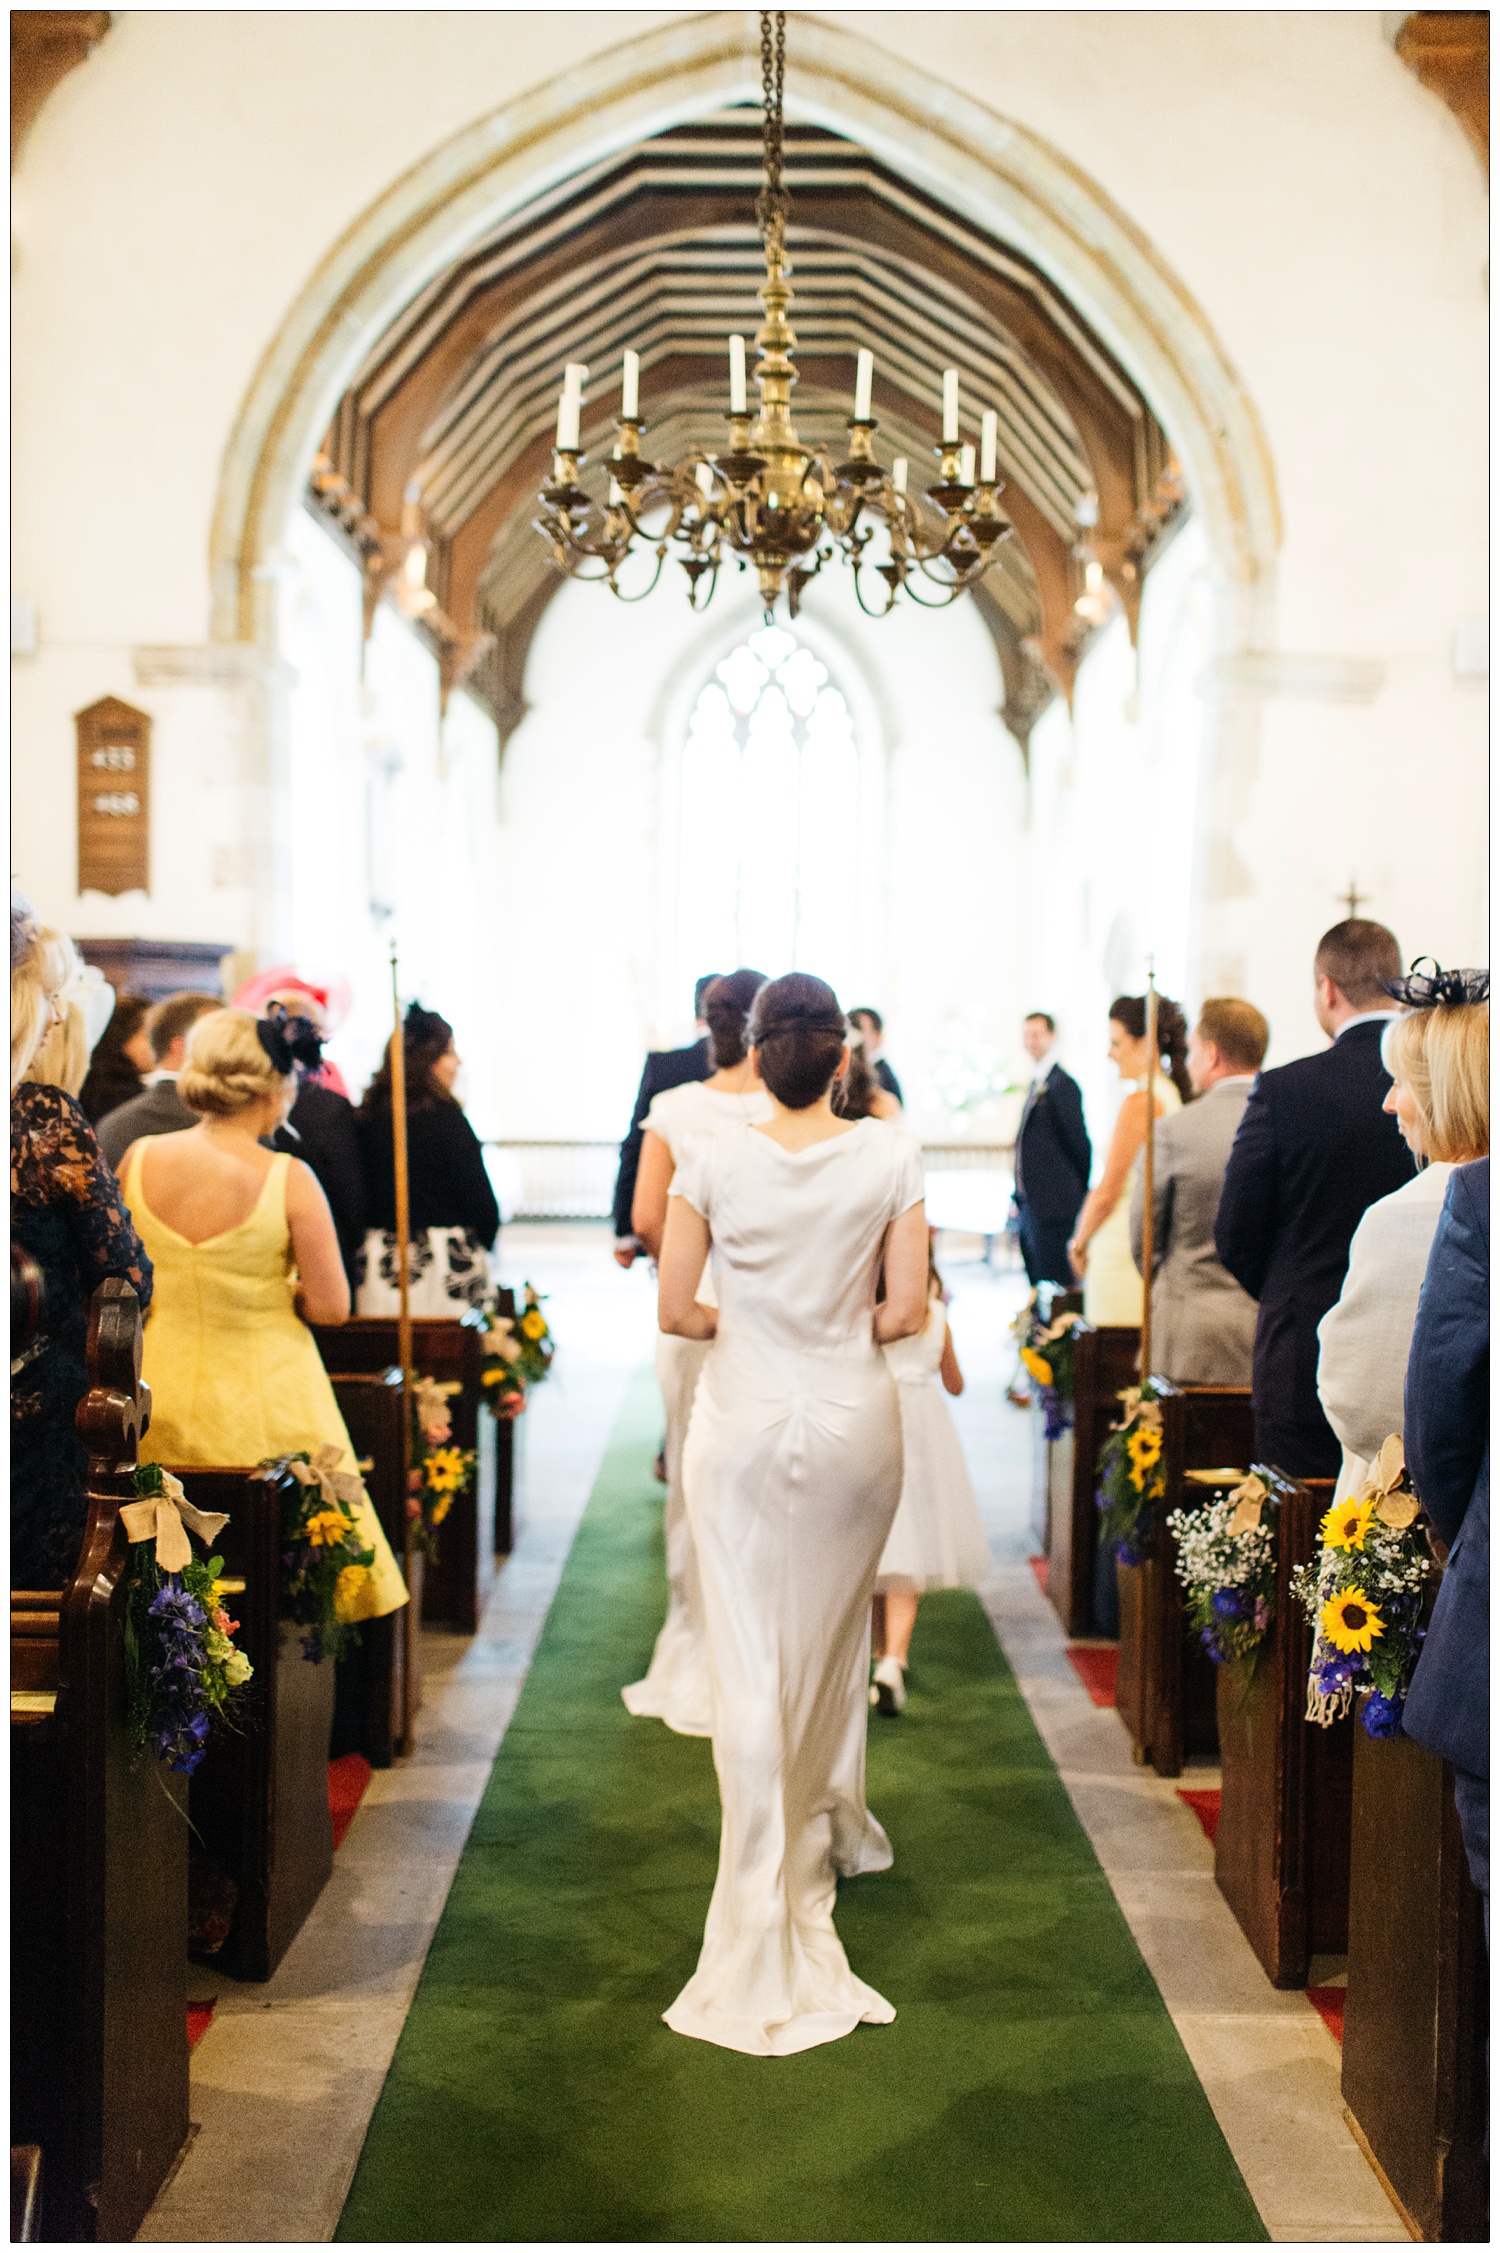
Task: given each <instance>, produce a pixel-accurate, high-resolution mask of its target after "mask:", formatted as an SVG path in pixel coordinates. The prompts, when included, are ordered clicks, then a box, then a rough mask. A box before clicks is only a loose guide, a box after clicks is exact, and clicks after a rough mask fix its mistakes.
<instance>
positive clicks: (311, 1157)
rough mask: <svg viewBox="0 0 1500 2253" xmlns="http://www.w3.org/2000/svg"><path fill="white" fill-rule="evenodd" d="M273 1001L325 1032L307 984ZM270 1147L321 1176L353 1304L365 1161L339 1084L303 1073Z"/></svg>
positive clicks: (275, 995) (277, 995) (362, 1230)
mask: <svg viewBox="0 0 1500 2253" xmlns="http://www.w3.org/2000/svg"><path fill="white" fill-rule="evenodd" d="M274 1002H280V1004H281V1006H282V1008H283V1009H284V1010H285V1011H286V1013H287V1015H288V1016H289V1017H306V1018H308V1019H309V1020H310V1021H311V1022H312V1023H313V1024H314V1025H316V1027H317V1029H318V1031H319V1033H320V1034H322V1033H324V1032H325V1031H326V1026H327V1019H326V1018H325V1016H324V1013H323V1009H322V1006H321V1004H320V1003H319V1001H318V1000H317V997H316V996H315V995H313V994H310V993H308V992H307V990H306V989H305V988H304V987H303V986H300V985H297V986H288V987H287V988H286V989H285V990H284V991H282V992H278V993H273V994H267V996H266V1000H265V1007H266V1009H268V1010H269V1009H270V1008H271V1006H272V1004H273V1003H274ZM270 1146H271V1148H272V1149H273V1150H287V1151H290V1153H291V1155H292V1156H293V1157H294V1158H301V1159H302V1160H303V1162H304V1163H305V1164H307V1165H309V1166H311V1167H312V1170H313V1172H314V1173H315V1174H316V1175H317V1177H318V1184H319V1187H320V1188H321V1189H322V1191H323V1194H324V1196H325V1197H326V1198H327V1199H328V1209H329V1211H330V1212H331V1213H332V1215H333V1226H334V1232H335V1234H336V1235H337V1237H338V1240H339V1250H340V1252H341V1253H342V1254H343V1260H344V1272H345V1274H346V1275H347V1276H348V1278H349V1290H350V1294H351V1296H350V1303H351V1305H352V1304H353V1293H354V1290H355V1288H356V1286H357V1282H358V1272H357V1262H358V1258H359V1254H360V1252H361V1251H362V1250H363V1249H364V1241H365V1218H366V1214H365V1163H364V1155H363V1152H362V1151H361V1149H360V1141H359V1130H358V1128H357V1127H356V1126H355V1123H354V1105H353V1104H352V1103H351V1102H350V1101H349V1098H348V1096H347V1095H340V1094H339V1092H338V1090H337V1088H332V1087H326V1086H324V1084H323V1083H322V1081H321V1080H320V1079H314V1078H313V1077H312V1076H311V1075H310V1074H309V1073H307V1072H303V1073H301V1074H300V1075H299V1077H298V1082H297V1099H296V1101H295V1102H294V1103H293V1105H292V1108H291V1110H290V1112H289V1113H288V1115H287V1117H286V1118H285V1119H284V1120H283V1122H282V1124H281V1125H280V1126H279V1127H278V1128H277V1129H276V1132H275V1133H274V1134H273V1135H272V1136H271V1144H270Z"/></svg>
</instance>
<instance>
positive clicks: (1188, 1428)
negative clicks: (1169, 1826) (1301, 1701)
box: [1115, 1377, 1253, 1776]
mask: <svg viewBox="0 0 1500 2253" xmlns="http://www.w3.org/2000/svg"><path fill="white" fill-rule="evenodd" d="M1152 1383H1153V1384H1154V1386H1155V1387H1156V1390H1157V1392H1158V1394H1159V1395H1160V1398H1161V1420H1162V1452H1161V1461H1162V1467H1163V1469H1164V1471H1165V1474H1166V1482H1167V1490H1166V1493H1165V1494H1164V1495H1163V1496H1162V1498H1161V1500H1160V1501H1159V1502H1157V1503H1156V1504H1155V1505H1154V1521H1153V1534H1152V1541H1151V1547H1150V1553H1149V1554H1148V1556H1147V1557H1146V1559H1145V1562H1144V1563H1142V1564H1139V1565H1125V1564H1119V1563H1117V1564H1116V1568H1115V1569H1116V1573H1117V1575H1118V1578H1119V1586H1120V1662H1119V1669H1118V1672H1117V1675H1116V1680H1115V1706H1116V1710H1117V1711H1118V1713H1119V1716H1120V1719H1121V1720H1122V1721H1123V1723H1124V1724H1125V1729H1126V1732H1127V1734H1128V1735H1129V1737H1130V1745H1131V1751H1132V1754H1133V1755H1134V1757H1135V1759H1136V1760H1137V1761H1142V1762H1145V1761H1149V1763H1150V1764H1151V1766H1152V1767H1153V1768H1154V1769H1155V1770H1156V1773H1157V1774H1158V1775H1159V1776H1180V1775H1181V1774H1182V1764H1183V1760H1184V1759H1185V1757H1186V1755H1187V1754H1188V1753H1190V1752H1205V1753H1212V1752H1217V1750H1218V1746H1219V1732H1218V1723H1217V1718H1216V1712H1215V1694H1216V1690H1215V1676H1216V1675H1217V1673H1218V1669H1217V1667H1215V1665H1214V1663H1213V1661H1212V1660H1211V1659H1210V1658H1209V1656H1208V1654H1207V1653H1206V1651H1205V1650H1204V1649H1203V1646H1202V1644H1201V1643H1200V1642H1199V1640H1198V1637H1197V1635H1196V1634H1195V1633H1193V1631H1192V1630H1191V1629H1190V1628H1189V1626H1188V1622H1187V1614H1186V1612H1185V1610H1184V1608H1183V1593H1182V1583H1181V1581H1180V1580H1179V1579H1178V1578H1177V1573H1176V1569H1175V1568H1176V1562H1177V1545H1176V1543H1175V1542H1174V1540H1173V1538H1172V1536H1171V1534H1170V1533H1169V1532H1168V1531H1167V1518H1168V1516H1169V1514H1170V1513H1171V1512H1172V1511H1173V1510H1177V1509H1182V1508H1188V1509H1191V1508H1192V1507H1193V1505H1194V1504H1195V1503H1197V1502H1201V1501H1202V1499H1203V1494H1202V1490H1201V1489H1195V1488H1194V1487H1193V1486H1192V1485H1191V1484H1189V1483H1188V1481H1187V1480H1186V1478H1185V1476H1184V1474H1185V1473H1186V1472H1188V1471H1192V1470H1209V1469H1219V1468H1221V1467H1225V1466H1228V1465H1229V1464H1237V1465H1239V1466H1240V1467H1241V1468H1244V1467H1246V1466H1248V1464H1249V1460H1250V1450H1251V1447H1252V1445H1253V1430H1252V1425H1251V1418H1250V1388H1249V1386H1248V1385H1169V1384H1168V1383H1167V1382H1166V1380H1165V1379H1164V1378H1162V1377H1156V1378H1153V1379H1152Z"/></svg>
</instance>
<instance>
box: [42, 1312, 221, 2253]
mask: <svg viewBox="0 0 1500 2253" xmlns="http://www.w3.org/2000/svg"><path fill="white" fill-rule="evenodd" d="M88 1359H89V1377H90V1390H89V1392H88V1394H87V1395H86V1397H85V1399H84V1400H83V1402H82V1403H81V1404H80V1407H79V1410H78V1429H79V1432H80V1434H81V1435H82V1437H83V1441H84V1444H85V1446H86V1447H87V1449H88V1450H89V1463H88V1486H87V1491H88V1499H89V1514H88V1523H87V1527H86V1530H85V1533H84V1539H83V1548H82V1553H81V1555H80V1558H79V1563H78V1569H77V1571H76V1572H75V1574H74V1576H73V1578H72V1579H71V1581H69V1583H68V1585H67V1586H66V1587H65V1588H61V1589H51V1590H19V1591H14V1592H13V1593H12V1596H11V1621H12V1634H13V1643H12V1676H11V1846H12V1854H11V2013H12V2037H11V2135H12V2137H13V2138H14V2140H15V2142H16V2143H18V2144H36V2145H38V2146H39V2147H40V2149H41V2152H42V2224H41V2230H40V2235H41V2236H42V2237H43V2238H44V2239H47V2240H49V2241H51V2242H54V2243H57V2242H86V2243H96V2242H100V2241H123V2240H128V2239H130V2238H132V2237H133V2236H134V2235H135V2232H136V2230H137V2229H138V2227H139V2226H140V2223H141V2221H142V2219H143V2218H144V2216H145V2213H146V2210H147V2208H148V2207H149V2206H150V2204H151V2201H152V2200H153V2198H154V2197H155V2196H156V2194H157V2192H158V2190H159V2189H160V2188H161V2186H162V2183H163V2182H164V2181H165V2180H166V2177H167V2175H168V2174H169V2173H170V2171H171V2169H172V2166H173V2164H174V2163H175V2161H176V2159H177V2156H178V2153H179V2152H180V2151H181V2150H182V2148H183V2145H184V2144H185V2142H186V2140H187V2135H188V2049H187V1963H186V1957H185V1954H184V1950H183V1932H184V1930H185V1927H186V1923H187V1857H188V1827H187V1821H186V1812H187V1810H186V1797H187V1795H186V1790H185V1788H184V1780H183V1779H182V1778H181V1777H178V1776H174V1775H172V1774H170V1773H169V1771H168V1770H166V1769H165V1768H163V1767H161V1766H160V1765H159V1763H158V1762H157V1761H156V1759H155V1757H154V1755H153V1754H151V1753H150V1752H147V1753H145V1754H143V1755H140V1756H137V1755H135V1753H134V1751H133V1748H132V1745H131V1742H130V1735H129V1730H128V1726H127V1688H126V1679H125V1648H124V1631H123V1630H124V1612H125V1598H126V1582H127V1566H128V1559H129V1547H128V1544H127V1542H126V1539H125V1531H124V1528H123V1526H122V1525H121V1523H120V1518H119V1505H120V1503H121V1502H128V1501H130V1500H132V1499H133V1488H132V1484H131V1472H132V1470H133V1468H134V1464H135V1460H136V1450H137V1446H138V1444H139V1440H140V1435H141V1433H142V1431H143V1430H144V1429H145V1427H146V1424H147V1421H148V1419H149V1414H150V1396H149V1394H148V1393H147V1391H146V1388H145V1387H144V1386H143V1385H142V1384H141V1382H140V1367H141V1324H140V1313H139V1309H138V1306H137V1303H136V1296H135V1293H134V1291H133V1290H132V1289H131V1288H130V1286H129V1284H128V1283H125V1282H122V1281H120V1280H119V1279H118V1278H114V1277H111V1278H110V1279H109V1280H107V1281H106V1282H105V1283H103V1284H101V1286H100V1288H99V1290H98V1291H97V1292H96V1293H95V1295H94V1299H93V1302H92V1305H91V1307H90V1311H89V1331H88Z"/></svg>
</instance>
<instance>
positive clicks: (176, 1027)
mask: <svg viewBox="0 0 1500 2253" xmlns="http://www.w3.org/2000/svg"><path fill="white" fill-rule="evenodd" d="M223 1007H224V996H223V995H222V994H203V993H180V994H168V996H167V998H166V1000H165V1001H159V1002H158V1003H157V1005H156V1007H155V1008H154V1009H153V1010H152V1012H151V1014H150V1016H149V1017H148V1018H147V1019H146V1037H147V1039H148V1040H149V1041H150V1043H151V1053H152V1055H153V1056H154V1057H155V1058H156V1070H155V1071H154V1072H153V1073H152V1075H151V1078H150V1080H149V1082H148V1083H147V1087H146V1092H145V1094H144V1095H133V1096H132V1097H131V1098H130V1101H129V1102H128V1103H121V1104H120V1105H119V1106H118V1107H117V1108H116V1109H115V1110H113V1111H106V1112H105V1114H104V1116H103V1118H102V1119H101V1120H100V1121H99V1124H98V1126H97V1127H96V1128H95V1129H94V1132H95V1133H96V1134H97V1135H98V1137H99V1147H100V1149H101V1150H102V1151H103V1152H104V1155H105V1157H106V1158H107V1160H108V1161H109V1163H110V1164H111V1165H112V1166H113V1167H114V1168H115V1171H116V1172H117V1173H118V1171H119V1168H120V1160H121V1159H122V1158H123V1157H124V1155H125V1153H126V1151H127V1150H128V1149H129V1148H130V1145H131V1143H132V1142H136V1141H138V1140H139V1139H140V1137H141V1136H142V1135H143V1134H181V1133H182V1132H183V1130H184V1128H186V1127H195V1126H196V1125H197V1124H198V1114H197V1112H196V1111H190V1110H189V1109H188V1107H187V1105H186V1104H185V1103H184V1102H183V1100H182V1098H181V1097H180V1096H179V1094H178V1093H177V1075H178V1073H179V1072H180V1071H181V1070H182V1063H183V1056H184V1054H185V1052H186V1049H187V1037H188V1034H189V1033H190V1032H191V1031H192V1029H193V1027H194V1026H195V1025H196V1024H197V1022H198V1019H199V1018H200V1017H206V1016H207V1015H208V1013H209V1011H210V1010H211V1009H222V1008H223Z"/></svg>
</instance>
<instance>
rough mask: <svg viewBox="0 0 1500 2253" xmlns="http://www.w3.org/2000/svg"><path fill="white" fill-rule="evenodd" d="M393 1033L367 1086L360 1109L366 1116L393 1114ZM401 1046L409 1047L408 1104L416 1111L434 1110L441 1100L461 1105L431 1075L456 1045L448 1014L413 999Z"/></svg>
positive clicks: (407, 1071) (411, 1110) (407, 1062)
mask: <svg viewBox="0 0 1500 2253" xmlns="http://www.w3.org/2000/svg"><path fill="white" fill-rule="evenodd" d="M393 1046H394V1036H393V1037H392V1039H391V1040H388V1041H387V1042H386V1044H385V1055H384V1057H383V1058H382V1059H381V1064H380V1069H379V1071H378V1072H377V1073H376V1074H375V1077H374V1079H372V1080H371V1082H370V1084H369V1086H368V1087H367V1088H366V1089H365V1093H364V1100H363V1102H362V1103H361V1104H360V1109H361V1111H363V1112H364V1114H365V1115H366V1117H367V1118H375V1119H380V1118H385V1119H388V1118H389V1117H390V1115H391V1049H392V1047H393ZM402 1046H403V1048H404V1049H405V1051H406V1108H407V1111H408V1113H411V1112H415V1111H435V1110H436V1109H437V1108H438V1107H439V1105H440V1104H444V1103H451V1104H453V1105H454V1107H455V1109H456V1108H457V1107H458V1098H457V1096H456V1095H454V1094H453V1093H452V1092H451V1091H450V1090H449V1089H448V1088H446V1087H444V1086H443V1085H442V1083H441V1081H439V1080H435V1079H434V1078H433V1076H432V1067H433V1065H434V1064H437V1063H440V1062H441V1061H442V1059H443V1057H445V1056H446V1055H447V1053H448V1051H449V1049H450V1048H451V1047H452V1046H453V1027H452V1026H451V1025H450V1024H449V1022H448V1020H447V1018H446V1017H440V1016H439V1015H438V1013H437V1011H436V1010H435V1009H424V1008H423V1007H422V1004H421V1003H420V1002H419V1001H414V1002H413V1003H412V1004H411V1006H410V1008H409V1009H408V1010H407V1012H406V1017H405V1020H404V1022H403V1025H402Z"/></svg>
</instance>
